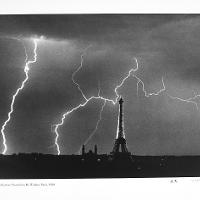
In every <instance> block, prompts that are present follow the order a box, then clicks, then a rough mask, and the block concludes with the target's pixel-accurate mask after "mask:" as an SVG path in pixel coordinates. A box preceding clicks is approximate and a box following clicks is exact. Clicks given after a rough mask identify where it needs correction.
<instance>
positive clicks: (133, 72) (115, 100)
mask: <svg viewBox="0 0 200 200" xmlns="http://www.w3.org/2000/svg"><path fill="white" fill-rule="evenodd" d="M86 49H88V48H86ZM84 53H85V51H84V52H83V54H82V55H81V64H80V66H79V67H78V68H77V70H76V71H75V72H74V73H73V74H72V81H73V83H74V84H75V85H76V86H77V88H78V90H79V91H80V92H81V94H82V96H83V98H84V100H85V102H84V103H82V104H79V105H78V106H76V107H74V108H72V109H71V110H69V111H67V112H65V113H64V114H63V115H62V118H61V121H60V123H58V124H55V129H54V131H55V133H56V138H55V145H56V147H57V152H58V155H60V147H59V145H58V138H59V133H58V129H59V127H60V126H62V125H63V124H64V121H65V118H66V117H67V116H68V115H69V114H71V113H73V112H74V111H76V110H78V109H79V108H81V107H84V106H86V105H87V103H88V102H89V101H91V100H93V99H99V100H103V101H104V103H103V105H102V107H101V110H100V114H99V118H98V121H97V124H96V126H95V129H94V130H93V132H92V133H91V134H90V136H89V137H88V138H87V140H86V141H85V143H84V144H87V143H88V142H89V141H90V139H91V138H92V136H93V135H94V134H95V133H96V131H97V129H98V126H99V123H100V121H101V119H102V112H103V110H104V107H105V105H106V102H110V103H112V104H113V105H115V104H116V103H117V100H118V98H119V97H120V95H119V93H118V89H119V88H120V87H122V86H123V84H124V82H125V81H126V80H127V79H128V78H129V77H131V76H132V77H134V78H136V80H137V95H138V88H139V84H141V85H142V91H143V93H144V95H145V97H147V98H148V97H150V96H158V95H160V94H161V93H163V92H165V91H166V87H165V83H164V78H163V77H162V88H161V89H160V90H159V91H158V92H153V93H148V92H147V91H146V90H145V84H144V82H143V81H142V80H141V79H140V78H139V77H138V76H137V75H136V74H135V73H136V72H137V71H138V69H139V65H138V60H137V58H135V57H134V60H135V63H136V68H132V69H130V70H129V72H128V74H127V75H126V76H125V77H124V78H123V79H122V81H121V82H120V84H119V85H117V86H116V87H115V89H114V92H115V95H116V97H115V99H108V98H105V97H102V96H100V90H99V92H98V95H97V96H91V97H90V98H87V97H86V95H85V94H84V92H83V91H82V89H81V86H80V85H79V84H78V83H77V82H76V81H75V79H74V77H75V75H76V74H77V73H78V72H79V70H80V69H81V68H82V66H83V61H84V60H83V57H84ZM167 95H168V96H169V97H170V98H171V99H176V100H179V101H183V102H187V103H193V104H194V105H195V106H196V108H197V109H198V104H197V103H196V102H195V99H197V98H199V97H200V95H196V94H195V96H193V97H191V98H188V99H182V98H180V97H174V96H171V95H169V94H167Z"/></svg>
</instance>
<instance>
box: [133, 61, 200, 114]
mask: <svg viewBox="0 0 200 200" xmlns="http://www.w3.org/2000/svg"><path fill="white" fill-rule="evenodd" d="M134 59H135V62H136V68H135V69H134V72H136V71H137V70H138V68H139V67H138V60H137V58H134ZM133 76H134V77H135V78H136V79H137V95H138V87H139V83H141V84H142V90H143V92H144V95H145V97H150V96H152V95H154V96H158V95H159V94H161V93H162V92H165V91H166V86H165V83H164V78H163V77H162V89H160V90H159V91H158V92H156V93H148V92H147V91H146V90H145V84H144V82H143V81H142V80H141V79H140V78H138V77H137V76H136V75H135V74H133ZM167 96H168V97H170V98H171V99H174V100H178V101H182V102H186V103H192V104H193V105H194V106H195V107H196V108H197V110H199V107H198V103H197V102H196V101H195V100H199V98H200V94H194V96H193V97H190V98H187V99H183V98H180V97H176V96H172V95H170V94H168V93H167Z"/></svg>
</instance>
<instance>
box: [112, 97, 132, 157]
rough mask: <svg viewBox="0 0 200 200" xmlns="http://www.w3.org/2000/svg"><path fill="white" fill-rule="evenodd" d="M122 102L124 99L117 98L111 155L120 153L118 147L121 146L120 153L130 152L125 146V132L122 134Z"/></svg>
mask: <svg viewBox="0 0 200 200" xmlns="http://www.w3.org/2000/svg"><path fill="white" fill-rule="evenodd" d="M123 102H124V101H123V99H122V97H121V98H120V100H119V114H118V125H117V136H116V139H115V144H114V148H113V151H112V152H111V154H112V155H115V154H117V153H120V147H121V153H124V154H130V153H129V152H128V148H127V146H126V139H125V134H124V121H123Z"/></svg>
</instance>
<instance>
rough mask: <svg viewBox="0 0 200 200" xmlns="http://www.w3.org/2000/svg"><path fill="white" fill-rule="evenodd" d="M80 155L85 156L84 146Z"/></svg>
mask: <svg viewBox="0 0 200 200" xmlns="http://www.w3.org/2000/svg"><path fill="white" fill-rule="evenodd" d="M82 155H85V145H83V146H82Z"/></svg>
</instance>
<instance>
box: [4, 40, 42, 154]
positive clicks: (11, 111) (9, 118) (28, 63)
mask: <svg viewBox="0 0 200 200" xmlns="http://www.w3.org/2000/svg"><path fill="white" fill-rule="evenodd" d="M37 41H38V39H33V43H34V50H33V53H34V57H33V60H28V55H27V52H26V47H25V45H24V43H23V42H22V44H23V47H24V50H25V55H26V59H25V63H26V64H25V67H24V73H25V79H24V80H23V81H22V83H21V85H20V87H19V88H18V89H17V90H16V92H15V93H14V95H13V96H12V101H11V105H10V111H9V112H8V115H7V119H6V121H5V122H4V123H3V125H2V127H1V134H2V137H3V146H4V149H3V152H2V154H5V153H6V151H7V145H6V137H5V128H6V126H7V124H8V123H9V121H10V120H11V115H12V113H13V111H14V104H15V99H16V97H17V96H18V94H19V93H20V91H22V90H23V88H24V86H25V84H26V82H27V81H28V79H29V73H28V72H29V70H30V68H29V66H30V65H31V64H33V63H35V62H36V61H37Z"/></svg>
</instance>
